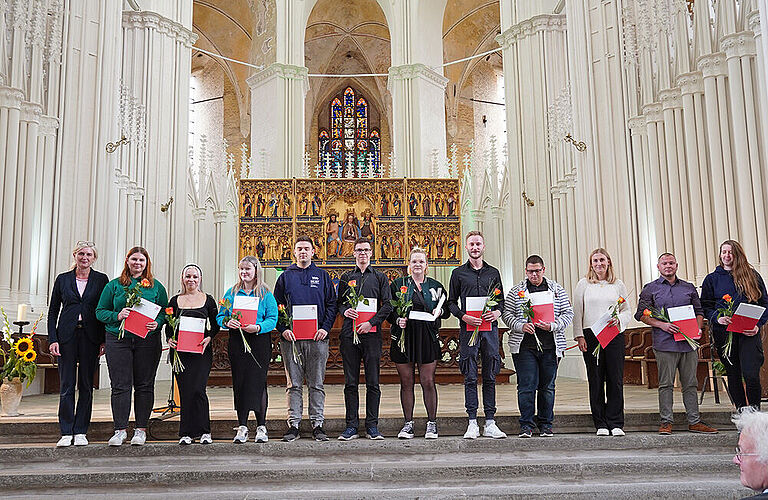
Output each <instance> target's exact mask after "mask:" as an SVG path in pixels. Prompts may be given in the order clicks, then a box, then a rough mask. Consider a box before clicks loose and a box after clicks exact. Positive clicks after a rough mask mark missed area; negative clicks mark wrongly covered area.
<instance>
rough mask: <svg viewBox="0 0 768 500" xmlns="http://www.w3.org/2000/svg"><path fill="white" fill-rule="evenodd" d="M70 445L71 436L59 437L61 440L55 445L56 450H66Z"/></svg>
mask: <svg viewBox="0 0 768 500" xmlns="http://www.w3.org/2000/svg"><path fill="white" fill-rule="evenodd" d="M71 444H72V436H71V435H67V436H61V439H59V442H58V443H56V448H66V447H67V446H69V445H71Z"/></svg>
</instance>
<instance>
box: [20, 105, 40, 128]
mask: <svg viewBox="0 0 768 500" xmlns="http://www.w3.org/2000/svg"><path fill="white" fill-rule="evenodd" d="M42 114H43V106H41V105H40V104H37V103H36V102H27V101H22V103H21V117H20V118H19V119H20V120H21V121H23V122H33V123H40V116H41V115H42Z"/></svg>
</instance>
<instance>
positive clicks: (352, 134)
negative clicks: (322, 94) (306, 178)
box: [318, 87, 381, 177]
mask: <svg viewBox="0 0 768 500" xmlns="http://www.w3.org/2000/svg"><path fill="white" fill-rule="evenodd" d="M329 107H330V115H329V122H330V123H329V124H328V125H329V126H328V129H330V134H329V132H328V129H325V128H321V129H320V131H319V133H318V152H319V160H320V161H319V163H320V164H321V166H323V167H325V168H324V171H325V172H330V173H331V175H332V176H334V177H336V176H338V177H343V176H345V175H346V174H347V173H349V174H351V175H352V176H353V177H357V176H359V175H361V174H366V173H369V171H370V170H371V169H372V172H370V173H373V174H374V175H379V174H380V172H381V149H380V148H381V135H380V132H379V130H378V129H374V128H370V127H369V123H368V118H369V109H368V101H367V100H366V99H365V98H364V97H362V96H357V94H356V92H355V90H354V89H353V88H352V87H347V88H346V89H344V92H343V94H342V96H341V97H338V96H337V97H334V98H333V99H331V102H330V103H329Z"/></svg>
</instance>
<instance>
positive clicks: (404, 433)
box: [397, 420, 414, 439]
mask: <svg viewBox="0 0 768 500" xmlns="http://www.w3.org/2000/svg"><path fill="white" fill-rule="evenodd" d="M413 436H414V434H413V420H409V421H408V422H406V423H405V425H403V428H402V429H400V432H398V433H397V438H398V439H413Z"/></svg>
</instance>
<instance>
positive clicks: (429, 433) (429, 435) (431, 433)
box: [424, 421, 437, 439]
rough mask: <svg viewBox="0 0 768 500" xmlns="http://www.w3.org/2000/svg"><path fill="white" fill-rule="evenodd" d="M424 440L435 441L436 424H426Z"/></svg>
mask: <svg viewBox="0 0 768 500" xmlns="http://www.w3.org/2000/svg"><path fill="white" fill-rule="evenodd" d="M424 439H437V422H432V421H430V422H427V430H426V432H425V433H424Z"/></svg>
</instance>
